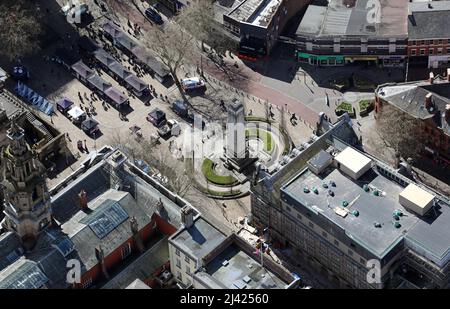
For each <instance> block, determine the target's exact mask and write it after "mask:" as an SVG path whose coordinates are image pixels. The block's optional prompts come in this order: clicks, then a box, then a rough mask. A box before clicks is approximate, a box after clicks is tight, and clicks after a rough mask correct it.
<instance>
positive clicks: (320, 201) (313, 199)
mask: <svg viewBox="0 0 450 309" xmlns="http://www.w3.org/2000/svg"><path fill="white" fill-rule="evenodd" d="M330 181H333V182H334V183H335V184H336V187H332V186H329V188H328V189H324V188H323V187H322V184H323V183H326V184H329V183H330ZM365 184H367V185H368V186H369V187H371V188H372V189H371V190H370V191H369V192H366V191H365V190H364V189H363V185H365ZM305 187H308V188H310V189H311V188H313V187H316V188H318V190H319V193H318V194H315V193H314V192H313V191H312V190H310V192H309V193H305V192H304V191H303V189H304V188H305ZM328 190H332V191H333V192H334V196H333V197H331V196H329V195H328V194H327V193H328ZM375 190H379V191H381V192H382V193H381V194H379V196H376V195H375V194H374V191H375ZM402 190H403V187H401V186H400V185H398V184H397V183H395V182H393V181H391V180H390V179H388V178H385V177H384V176H382V175H380V174H378V173H376V172H375V171H373V170H369V171H368V172H366V173H365V174H364V175H363V176H361V177H360V178H359V179H358V180H357V181H355V180H352V179H350V178H349V177H347V176H346V175H345V174H343V173H342V172H341V171H340V170H338V169H337V168H335V167H333V166H330V167H329V168H328V169H327V170H326V171H325V172H324V173H323V174H321V175H319V176H317V175H315V174H313V173H312V172H311V171H309V170H304V171H303V172H302V173H301V174H300V175H298V176H297V177H296V178H294V179H293V180H292V181H290V182H289V183H287V184H286V185H285V186H284V187H283V188H282V192H283V193H284V194H286V195H288V196H289V197H291V198H292V199H294V200H297V201H298V202H299V203H300V204H301V205H304V206H306V207H307V208H309V209H311V210H312V211H313V212H315V213H318V214H320V215H322V216H324V217H325V218H327V219H328V220H329V221H331V222H332V223H333V224H335V225H337V226H339V227H340V228H342V229H343V230H344V231H345V233H346V234H347V235H348V236H349V237H350V238H352V239H354V240H355V242H357V243H358V244H360V245H361V246H362V247H365V248H366V249H367V250H369V251H370V252H372V253H373V254H375V255H376V256H378V257H380V258H381V257H383V256H384V255H385V254H386V253H388V252H389V250H390V248H391V247H393V246H394V245H395V244H397V243H398V242H399V241H400V240H401V239H402V238H403V235H404V233H406V232H407V231H408V230H409V229H411V228H412V227H413V226H414V225H415V224H416V223H417V221H418V220H419V219H418V218H417V217H416V216H415V215H414V214H412V213H409V212H408V211H407V210H406V209H405V208H404V207H403V206H401V205H400V203H399V202H398V196H399V194H400V192H402ZM344 201H346V202H347V203H348V204H349V205H348V206H347V207H343V204H342V203H343V202H344ZM328 203H329V206H328ZM300 207H301V206H300ZM335 208H337V209H344V210H343V211H344V212H347V211H348V214H347V216H346V217H345V218H344V217H342V216H340V215H338V214H337V213H336V212H335V210H334V209H335ZM355 210H356V211H358V213H359V215H358V216H355V215H353V214H352V212H353V211H355ZM396 210H400V211H401V212H402V213H403V214H405V215H404V216H402V217H400V221H399V222H400V224H401V227H400V228H396V227H395V226H394V222H395V220H394V218H393V213H394V211H396ZM374 223H379V224H381V227H378V228H377V227H375V226H374Z"/></svg>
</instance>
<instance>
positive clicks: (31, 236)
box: [2, 119, 51, 250]
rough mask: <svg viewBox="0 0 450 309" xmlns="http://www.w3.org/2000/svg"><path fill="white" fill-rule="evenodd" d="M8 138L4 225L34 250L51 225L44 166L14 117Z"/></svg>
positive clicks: (3, 155)
mask: <svg viewBox="0 0 450 309" xmlns="http://www.w3.org/2000/svg"><path fill="white" fill-rule="evenodd" d="M7 137H8V138H9V139H10V142H9V145H8V146H7V147H6V148H5V149H4V151H3V154H2V173H3V182H2V184H3V186H4V193H5V201H4V211H3V212H4V214H5V218H4V219H3V221H2V226H3V227H4V228H6V229H8V230H10V231H13V232H15V233H16V234H17V235H19V236H20V237H21V239H22V241H23V245H24V247H25V248H26V249H29V250H31V249H32V248H33V247H34V245H35V243H36V241H37V238H38V236H39V234H40V233H41V232H42V231H43V230H44V229H45V228H46V227H47V226H49V225H50V224H51V208H50V195H49V193H48V191H47V186H46V178H45V169H44V167H43V166H42V164H41V163H40V162H39V161H38V160H37V159H36V158H35V156H34V153H33V152H32V151H31V150H30V146H29V145H28V144H27V142H26V141H25V134H24V130H23V129H22V128H20V127H18V126H17V124H16V123H15V121H14V119H13V120H12V122H11V128H10V129H9V130H8V131H7Z"/></svg>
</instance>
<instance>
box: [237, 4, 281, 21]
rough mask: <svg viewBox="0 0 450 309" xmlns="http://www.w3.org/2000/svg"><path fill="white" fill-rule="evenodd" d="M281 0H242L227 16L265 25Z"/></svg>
mask: <svg viewBox="0 0 450 309" xmlns="http://www.w3.org/2000/svg"><path fill="white" fill-rule="evenodd" d="M281 3H282V0H242V1H241V3H240V4H239V5H238V6H236V7H235V8H234V10H232V11H231V12H230V13H229V14H228V16H229V17H231V18H233V19H235V20H237V21H240V22H245V23H250V24H253V25H255V26H261V27H266V26H267V25H268V24H269V22H270V21H271V20H272V17H273V15H274V14H275V12H276V11H277V9H278V7H279V5H280V4H281Z"/></svg>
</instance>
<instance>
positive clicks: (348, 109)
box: [335, 102, 356, 118]
mask: <svg viewBox="0 0 450 309" xmlns="http://www.w3.org/2000/svg"><path fill="white" fill-rule="evenodd" d="M335 112H336V115H337V116H342V115H343V114H344V113H348V115H349V116H350V117H351V118H355V117H356V112H355V109H354V108H353V106H352V105H351V104H350V103H347V102H342V103H341V104H339V105H338V107H336V110H335Z"/></svg>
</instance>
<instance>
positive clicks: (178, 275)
mask: <svg viewBox="0 0 450 309" xmlns="http://www.w3.org/2000/svg"><path fill="white" fill-rule="evenodd" d="M177 279H178V280H181V279H182V277H181V272H179V271H177Z"/></svg>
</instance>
